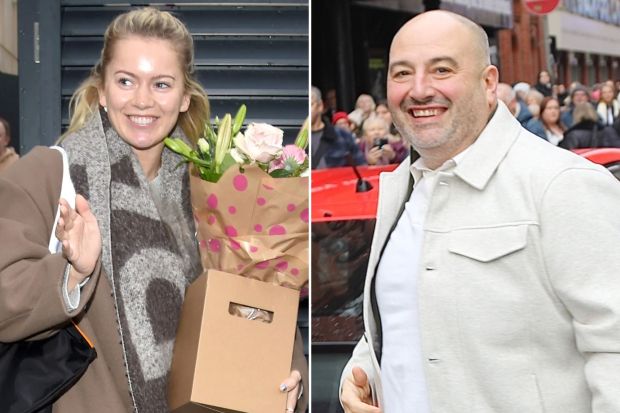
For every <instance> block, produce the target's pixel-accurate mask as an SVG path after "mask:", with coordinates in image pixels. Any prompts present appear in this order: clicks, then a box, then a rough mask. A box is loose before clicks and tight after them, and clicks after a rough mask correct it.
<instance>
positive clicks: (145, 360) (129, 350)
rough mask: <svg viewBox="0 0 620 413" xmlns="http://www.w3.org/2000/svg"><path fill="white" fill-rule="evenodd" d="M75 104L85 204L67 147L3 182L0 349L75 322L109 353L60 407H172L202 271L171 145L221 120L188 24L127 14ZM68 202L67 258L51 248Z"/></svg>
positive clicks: (34, 157)
mask: <svg viewBox="0 0 620 413" xmlns="http://www.w3.org/2000/svg"><path fill="white" fill-rule="evenodd" d="M71 107H72V117H71V124H70V127H69V129H68V132H67V133H66V134H65V136H64V137H63V139H62V141H61V142H62V143H61V145H62V146H63V147H64V149H65V150H66V152H67V155H68V162H69V169H70V171H71V178H72V181H73V184H74V186H75V189H76V192H77V193H78V194H80V195H78V196H77V198H76V206H75V209H73V208H71V207H70V206H69V204H68V203H67V202H66V201H65V200H61V201H60V206H58V203H59V201H58V199H59V194H60V188H61V181H62V176H63V173H62V168H63V163H62V158H61V155H60V153H59V152H58V151H55V150H53V149H48V148H35V149H34V150H33V151H31V152H30V154H28V155H27V156H25V157H24V158H22V159H21V160H20V161H18V162H17V163H15V164H14V165H13V166H12V167H11V168H9V169H8V170H7V171H6V174H7V175H6V179H0V200H1V201H0V202H1V203H2V205H3V208H2V211H1V212H0V214H1V216H0V232H1V233H2V237H0V238H1V240H0V285H1V288H0V341H2V342H13V341H18V340H23V339H26V338H29V337H32V336H35V335H41V334H46V332H48V331H50V330H54V329H58V328H62V326H63V325H66V324H67V323H68V322H69V320H70V319H73V320H74V321H76V322H77V323H78V325H79V327H80V328H81V330H82V331H84V332H85V333H86V335H87V336H89V337H90V338H91V340H92V341H93V343H94V347H95V349H96V351H97V358H96V359H95V360H94V361H93V362H92V364H90V366H89V367H88V369H87V371H86V372H85V374H84V375H83V376H81V377H80V378H79V380H78V381H77V382H76V383H75V384H74V385H73V386H72V387H71V388H70V389H69V390H68V391H67V392H66V393H65V394H64V395H62V396H61V397H60V399H59V400H57V401H55V403H54V411H59V412H86V411H88V412H94V413H97V412H101V413H103V412H130V411H137V412H139V413H142V412H149V413H150V412H161V413H165V412H168V411H169V408H168V405H167V400H166V394H167V377H168V373H169V370H170V365H171V360H172V350H173V345H174V337H175V334H176V330H177V323H178V319H179V315H180V310H181V304H182V302H183V297H184V293H185V289H186V288H187V287H188V286H189V284H190V283H191V282H192V281H193V280H194V279H195V278H196V277H197V276H198V275H199V274H200V273H201V270H202V268H201V264H200V259H199V256H198V250H197V245H196V241H195V238H194V235H193V234H194V232H195V228H194V221H193V215H192V211H191V206H190V202H189V182H188V181H189V179H188V173H187V168H186V167H185V166H183V167H179V165H178V164H179V158H178V157H177V156H176V155H175V154H174V153H172V152H171V151H168V150H164V144H163V139H164V138H165V137H166V136H168V135H173V136H176V137H181V138H184V139H188V140H191V141H196V140H197V139H198V137H200V136H201V135H202V132H203V127H204V124H205V122H208V120H209V119H208V118H209V104H208V101H207V96H206V93H205V92H204V90H203V88H202V87H201V86H200V84H199V83H198V82H197V81H196V79H195V75H194V52H193V42H192V38H191V35H190V34H189V32H188V31H187V28H186V27H185V26H184V25H183V23H181V22H180V21H179V20H178V19H177V18H175V17H173V16H172V15H171V14H170V13H167V12H161V11H158V10H157V9H154V8H144V9H137V10H133V11H131V12H127V13H124V14H122V15H119V16H118V17H117V18H116V19H115V20H114V21H113V22H112V23H111V24H110V25H109V27H108V28H107V30H106V33H105V38H104V45H103V50H102V51H101V57H100V60H99V62H98V63H97V64H96V66H95V67H94V68H93V69H92V71H91V74H90V76H89V77H88V78H87V79H86V80H85V81H84V82H83V83H82V85H81V86H80V87H79V88H78V90H77V91H76V92H75V93H74V95H73V98H72V106H71ZM57 208H58V209H59V210H60V219H59V220H58V227H57V230H56V236H57V237H58V239H59V240H60V241H61V242H62V247H63V251H62V252H63V253H62V254H50V253H49V251H48V242H49V237H50V233H51V231H52V225H53V223H54V219H55V216H56V210H57ZM295 354H296V360H295V362H294V363H293V365H294V371H293V372H292V373H291V377H289V378H287V379H286V380H285V382H284V383H283V386H281V389H284V391H286V390H289V391H290V393H289V395H290V396H289V404H288V406H287V407H288V408H291V409H293V410H294V407H293V406H295V402H296V401H297V397H296V396H297V392H298V391H299V389H300V387H301V386H299V385H298V383H299V381H300V380H301V377H302V374H300V372H302V373H304V374H303V376H304V378H305V373H306V369H307V365H306V363H305V360H304V359H303V351H302V350H301V348H300V347H299V346H298V347H297V348H296V353H295ZM278 386H280V383H274V388H275V389H277V388H278ZM242 390H243V389H239V391H242ZM305 405H306V401H305V399H304V400H301V401H300V402H299V403H298V408H299V409H300V410H302V409H305ZM291 411H292V410H291Z"/></svg>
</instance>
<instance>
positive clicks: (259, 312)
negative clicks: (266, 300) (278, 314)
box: [228, 302, 273, 323]
mask: <svg viewBox="0 0 620 413" xmlns="http://www.w3.org/2000/svg"><path fill="white" fill-rule="evenodd" d="M228 314H230V315H232V316H235V317H241V318H245V319H246V320H252V321H262V322H263V323H271V322H272V321H273V311H269V310H265V309H262V308H256V307H250V306H247V305H243V304H239V303H233V302H230V303H229V304H228Z"/></svg>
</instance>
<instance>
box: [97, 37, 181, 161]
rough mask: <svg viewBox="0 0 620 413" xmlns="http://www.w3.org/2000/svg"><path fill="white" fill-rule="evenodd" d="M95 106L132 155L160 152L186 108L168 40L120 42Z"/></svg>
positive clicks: (175, 57) (178, 65)
mask: <svg viewBox="0 0 620 413" xmlns="http://www.w3.org/2000/svg"><path fill="white" fill-rule="evenodd" d="M104 79H105V80H104V85H103V88H102V89H100V90H99V103H100V104H101V105H102V106H104V107H106V109H107V112H108V118H109V119H110V122H111V123H112V126H113V127H114V129H115V130H116V132H117V133H118V134H119V136H120V137H121V138H122V139H123V140H124V141H125V142H127V143H128V144H129V145H131V147H132V148H133V149H134V151H138V152H137V153H138V154H139V153H141V152H140V151H149V152H150V151H151V150H157V151H161V150H162V149H163V139H164V138H165V137H166V136H168V134H169V133H170V132H171V131H172V130H173V129H174V127H175V125H176V123H177V119H178V117H179V113H180V112H185V111H187V109H188V108H189V95H186V94H185V87H184V83H185V81H184V76H183V71H182V69H181V63H180V61H179V56H178V54H177V53H176V52H175V50H174V49H173V47H172V44H171V43H170V42H169V41H167V40H162V39H155V38H145V37H139V36H132V37H128V38H126V39H122V40H119V41H118V42H117V43H116V45H115V47H114V50H113V55H112V59H111V60H110V63H109V64H108V66H107V67H106V68H105V73H104Z"/></svg>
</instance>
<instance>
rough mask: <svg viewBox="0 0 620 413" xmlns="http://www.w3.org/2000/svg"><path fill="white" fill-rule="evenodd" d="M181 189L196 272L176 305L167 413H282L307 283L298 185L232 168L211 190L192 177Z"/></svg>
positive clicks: (302, 184) (303, 199) (301, 183)
mask: <svg viewBox="0 0 620 413" xmlns="http://www.w3.org/2000/svg"><path fill="white" fill-rule="evenodd" d="M190 183H191V199H192V208H193V210H194V218H195V220H196V226H197V237H198V240H199V245H200V253H201V258H202V263H203V267H204V268H205V273H204V274H203V275H201V276H200V277H199V278H198V279H197V280H196V281H195V282H194V283H193V284H192V285H191V286H190V287H189V288H188V291H187V293H186V298H185V302H184V304H183V310H182V314H181V321H180V324H179V329H178V331H177V338H176V343H175V349H174V358H173V363H172V372H171V375H170V381H169V391H168V399H169V403H170V408H171V410H172V411H173V412H175V413H188V412H210V411H213V412H217V411H221V412H237V411H241V412H247V413H263V412H265V413H267V412H269V413H271V412H281V411H284V409H285V405H286V394H285V393H281V392H279V390H278V386H279V384H280V383H281V381H282V380H283V379H284V378H286V377H288V375H289V373H290V366H291V359H292V352H293V343H294V338H295V328H296V319H297V306H298V301H299V289H301V288H303V287H304V286H305V285H306V284H307V280H308V179H307V178H277V179H276V178H272V177H270V176H269V175H267V174H266V173H264V172H263V171H262V170H260V169H259V168H257V167H246V168H245V169H243V170H240V169H238V168H235V167H232V168H230V169H229V170H228V171H227V172H226V173H225V174H224V175H223V176H222V178H221V179H220V180H219V181H218V182H217V183H211V182H205V181H202V180H200V178H199V177H197V176H196V175H194V174H192V175H191V177H190ZM256 314H258V315H257V316H255V315H256ZM240 316H243V317H246V318H243V317H240ZM248 318H251V319H248Z"/></svg>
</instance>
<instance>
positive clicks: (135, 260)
mask: <svg viewBox="0 0 620 413" xmlns="http://www.w3.org/2000/svg"><path fill="white" fill-rule="evenodd" d="M175 135H176V136H177V137H181V136H179V135H180V134H179V133H175ZM62 146H63V147H64V148H65V149H66V151H67V153H68V155H69V164H70V171H71V179H72V180H73V183H74V185H75V187H76V191H77V193H79V194H83V195H84V196H85V197H86V198H87V199H88V201H89V203H90V206H91V209H92V210H93V212H94V214H95V216H96V217H97V221H98V223H99V226H100V229H101V235H102V240H103V251H102V263H103V267H104V269H105V272H106V274H107V276H108V279H109V282H110V284H111V286H112V290H113V294H114V299H115V303H116V310H117V314H116V316H117V317H116V319H117V323H118V327H119V331H120V334H121V339H122V340H121V341H122V342H121V345H122V346H123V351H124V355H125V362H126V368H127V375H128V382H129V390H130V393H131V395H132V398H133V402H134V406H135V409H136V411H137V412H139V413H142V412H162V413H164V412H168V411H169V409H168V406H167V401H166V384H167V380H166V379H167V374H168V372H169V369H170V364H171V361H172V349H173V345H174V338H175V334H176V328H177V322H178V318H179V314H180V309H181V304H182V302H183V297H184V295H185V288H186V287H187V286H188V285H189V284H190V283H191V282H192V281H193V280H194V279H195V277H196V276H197V275H198V274H199V273H200V259H199V257H198V251H197V247H196V243H195V241H194V233H195V228H194V221H193V217H192V213H191V206H190V202H189V182H188V174H187V168H186V167H177V165H178V162H179V158H178V157H177V156H176V155H175V154H173V153H172V152H170V151H168V150H166V149H164V152H163V155H162V165H161V169H160V170H159V175H158V177H157V178H156V182H158V183H159V189H158V190H157V191H156V192H159V196H157V195H156V196H153V193H152V189H153V188H151V187H150V185H153V183H149V182H148V181H147V179H146V177H145V175H144V173H143V171H142V168H141V167H140V164H139V162H138V160H137V158H136V157H135V156H134V154H133V152H132V150H131V147H130V146H129V145H127V144H126V143H125V142H124V141H123V140H122V139H121V138H120V137H119V136H118V134H117V133H116V131H115V130H114V128H112V127H111V126H110V124H109V121H108V118H107V115H106V114H105V112H100V113H95V114H94V116H93V117H92V118H91V119H90V121H89V122H88V123H87V124H86V125H85V126H84V127H83V128H82V129H81V130H79V131H78V132H76V133H75V134H72V135H70V136H67V137H66V138H65V139H64V140H63V142H62Z"/></svg>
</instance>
